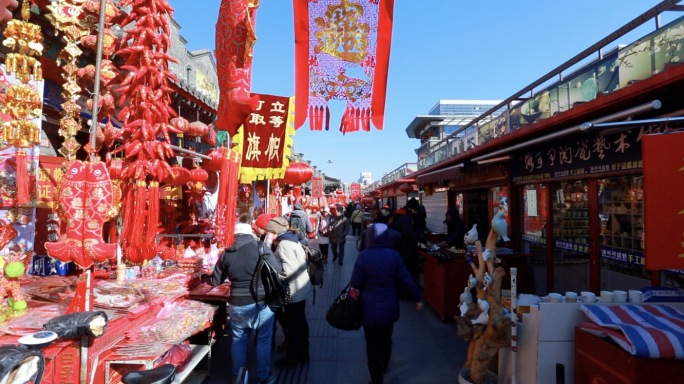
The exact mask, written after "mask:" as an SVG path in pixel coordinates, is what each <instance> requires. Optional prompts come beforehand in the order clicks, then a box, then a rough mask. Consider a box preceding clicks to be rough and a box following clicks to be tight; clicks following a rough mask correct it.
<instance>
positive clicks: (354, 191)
mask: <svg viewBox="0 0 684 384" xmlns="http://www.w3.org/2000/svg"><path fill="white" fill-rule="evenodd" d="M349 197H351V198H352V200H359V199H360V198H361V184H360V183H352V184H351V185H350V186H349Z"/></svg>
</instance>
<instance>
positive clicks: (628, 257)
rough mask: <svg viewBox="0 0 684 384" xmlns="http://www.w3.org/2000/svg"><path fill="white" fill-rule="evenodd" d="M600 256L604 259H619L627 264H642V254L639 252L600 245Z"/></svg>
mask: <svg viewBox="0 0 684 384" xmlns="http://www.w3.org/2000/svg"><path fill="white" fill-rule="evenodd" d="M601 257H602V258H604V259H609V260H615V261H620V262H622V263H625V264H629V265H639V266H642V267H643V266H644V254H643V253H641V252H633V251H628V250H625V249H615V248H610V247H601Z"/></svg>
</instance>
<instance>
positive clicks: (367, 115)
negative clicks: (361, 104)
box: [363, 108, 371, 132]
mask: <svg viewBox="0 0 684 384" xmlns="http://www.w3.org/2000/svg"><path fill="white" fill-rule="evenodd" d="M363 119H364V120H363V130H364V131H366V132H370V122H371V111H370V108H366V109H365V110H364V114H363Z"/></svg>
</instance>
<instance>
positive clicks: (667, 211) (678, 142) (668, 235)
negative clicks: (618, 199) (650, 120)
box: [643, 133, 684, 270]
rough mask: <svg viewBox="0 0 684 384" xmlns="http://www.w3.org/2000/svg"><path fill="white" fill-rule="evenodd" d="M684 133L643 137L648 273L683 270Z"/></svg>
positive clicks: (645, 238) (645, 242) (645, 241)
mask: <svg viewBox="0 0 684 384" xmlns="http://www.w3.org/2000/svg"><path fill="white" fill-rule="evenodd" d="M683 147H684V133H667V134H660V135H649V136H646V137H645V138H644V141H643V151H644V229H645V232H644V245H645V247H644V249H646V250H648V255H649V257H648V258H647V259H646V268H647V269H649V270H664V269H682V268H684V231H682V228H684V199H682V191H683V190H684V156H682V148H683Z"/></svg>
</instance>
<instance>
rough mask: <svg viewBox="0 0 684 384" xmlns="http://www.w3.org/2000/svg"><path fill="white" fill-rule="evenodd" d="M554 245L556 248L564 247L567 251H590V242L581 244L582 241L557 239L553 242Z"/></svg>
mask: <svg viewBox="0 0 684 384" xmlns="http://www.w3.org/2000/svg"><path fill="white" fill-rule="evenodd" d="M553 246H554V247H555V248H556V249H562V250H565V251H572V252H582V253H588V252H589V245H588V244H580V243H575V242H572V241H567V240H555V241H554V242H553Z"/></svg>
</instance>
